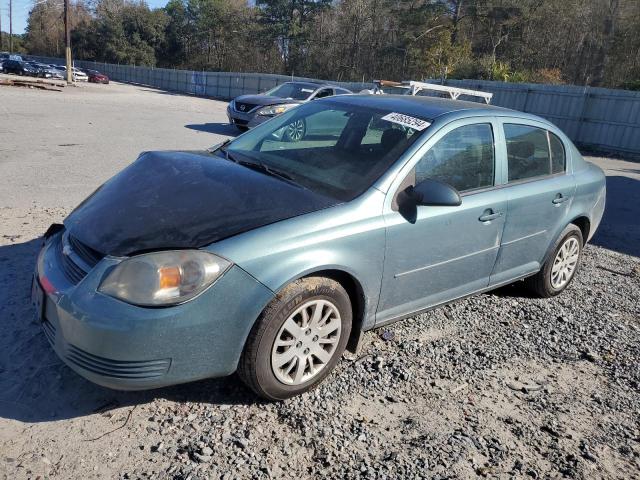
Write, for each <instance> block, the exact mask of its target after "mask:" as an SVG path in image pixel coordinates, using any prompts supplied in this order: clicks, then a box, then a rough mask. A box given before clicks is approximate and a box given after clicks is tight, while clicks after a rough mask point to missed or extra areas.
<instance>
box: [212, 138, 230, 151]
mask: <svg viewBox="0 0 640 480" xmlns="http://www.w3.org/2000/svg"><path fill="white" fill-rule="evenodd" d="M229 142H231V139H230V138H227V139H226V140H225V141H223V142H220V143H218V144H216V145H214V146H213V147H210V148H207V152H209V153H214V152H217V151H218V150H222V151H223V152H226V148H225V147H226V146H227V145H229Z"/></svg>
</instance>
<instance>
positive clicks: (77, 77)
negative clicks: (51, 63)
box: [56, 65, 89, 82]
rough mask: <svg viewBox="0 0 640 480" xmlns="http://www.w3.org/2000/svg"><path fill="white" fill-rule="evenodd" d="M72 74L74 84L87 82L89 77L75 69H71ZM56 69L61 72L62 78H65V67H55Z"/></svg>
mask: <svg viewBox="0 0 640 480" xmlns="http://www.w3.org/2000/svg"><path fill="white" fill-rule="evenodd" d="M71 68H72V73H73V81H74V82H88V81H89V76H88V75H87V74H86V73H84V72H83V71H82V70H79V69H77V68H76V67H71ZM56 69H58V70H60V71H61V72H63V76H64V78H67V67H66V66H64V65H57V66H56Z"/></svg>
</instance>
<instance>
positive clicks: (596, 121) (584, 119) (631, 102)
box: [447, 80, 640, 156]
mask: <svg viewBox="0 0 640 480" xmlns="http://www.w3.org/2000/svg"><path fill="white" fill-rule="evenodd" d="M447 85H451V86H459V87H464V88H471V89H474V90H483V91H486V92H492V93H493V94H494V96H493V99H492V101H491V103H492V105H499V106H501V107H507V108H513V109H514V110H520V111H523V112H529V113H534V114H536V115H539V116H541V117H544V118H546V119H548V120H550V121H552V122H553V123H555V124H556V125H558V127H560V128H561V129H562V131H564V132H565V133H566V134H567V135H568V136H569V138H571V139H572V140H573V141H574V142H575V143H576V144H578V145H580V146H582V147H586V148H590V149H593V150H596V151H600V152H611V153H616V154H625V155H631V156H640V92H632V91H628V90H611V89H606V88H593V87H576V86H570V85H539V84H526V83H525V84H523V83H505V82H489V81H483V80H450V81H448V82H447Z"/></svg>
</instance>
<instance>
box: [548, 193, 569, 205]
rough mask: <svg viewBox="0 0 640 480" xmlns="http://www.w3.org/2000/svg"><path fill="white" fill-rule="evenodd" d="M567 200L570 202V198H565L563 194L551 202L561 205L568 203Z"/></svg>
mask: <svg viewBox="0 0 640 480" xmlns="http://www.w3.org/2000/svg"><path fill="white" fill-rule="evenodd" d="M567 200H569V197H564V196H563V195H562V194H561V193H559V194H557V195H556V198H554V199H553V200H551V202H552V203H553V204H554V205H560V204H561V203H564V202H566V201H567Z"/></svg>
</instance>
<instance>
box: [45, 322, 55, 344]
mask: <svg viewBox="0 0 640 480" xmlns="http://www.w3.org/2000/svg"><path fill="white" fill-rule="evenodd" d="M42 330H44V335H45V337H47V340H49V343H50V344H51V345H55V344H56V327H54V326H53V325H52V324H51V322H50V321H49V320H47V319H45V320H43V321H42Z"/></svg>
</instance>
